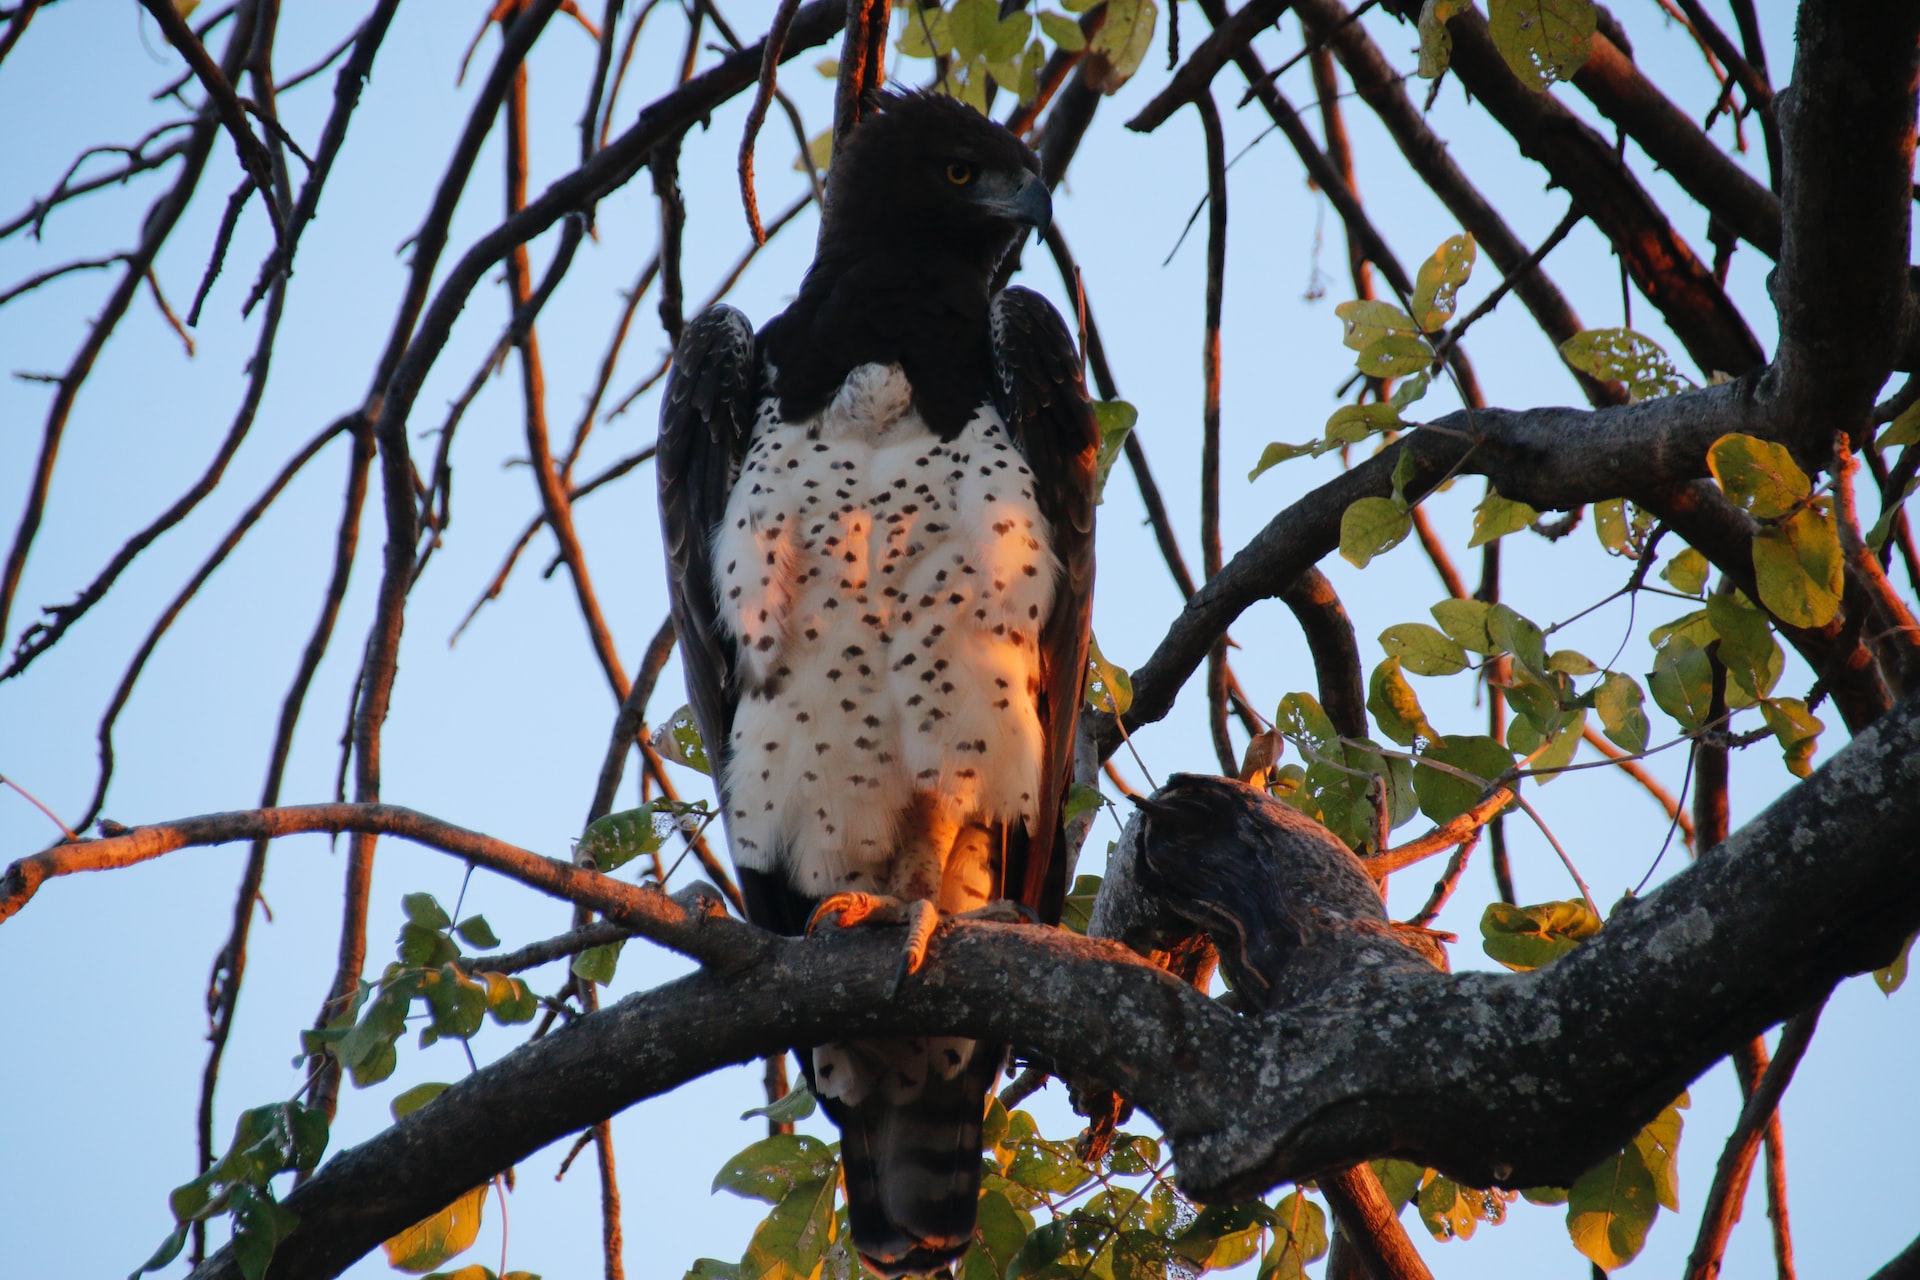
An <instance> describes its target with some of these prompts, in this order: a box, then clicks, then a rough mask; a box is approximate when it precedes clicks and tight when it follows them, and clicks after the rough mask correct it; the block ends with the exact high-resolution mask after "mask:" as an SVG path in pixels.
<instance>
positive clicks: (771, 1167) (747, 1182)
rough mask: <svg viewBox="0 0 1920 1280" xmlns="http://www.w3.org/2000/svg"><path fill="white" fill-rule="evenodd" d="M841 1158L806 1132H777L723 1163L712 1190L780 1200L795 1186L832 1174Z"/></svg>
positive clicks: (714, 1179) (714, 1176)
mask: <svg viewBox="0 0 1920 1280" xmlns="http://www.w3.org/2000/svg"><path fill="white" fill-rule="evenodd" d="M838 1160H839V1157H838V1156H836V1155H835V1154H834V1151H833V1148H832V1147H831V1146H829V1145H828V1144H826V1143H824V1142H822V1141H820V1139H818V1138H810V1137H808V1136H807V1135H806V1134H804V1133H780V1134H775V1135H773V1136H772V1137H770V1138H762V1139H761V1140H760V1141H758V1142H756V1143H754V1144H753V1145H752V1146H750V1147H748V1148H747V1149H746V1150H744V1151H742V1152H740V1153H739V1154H738V1155H736V1156H734V1157H733V1158H732V1159H731V1160H729V1161H727V1162H726V1163H725V1164H724V1165H722V1166H720V1172H719V1173H716V1174H714V1175H713V1190H714V1191H731V1192H732V1193H733V1194H734V1195H737V1196H744V1197H745V1198H747V1199H749V1200H764V1201H766V1202H767V1203H768V1204H778V1203H779V1202H780V1201H781V1200H783V1199H785V1198H786V1197H787V1195H788V1194H789V1193H791V1192H792V1191H793V1189H794V1188H795V1187H796V1186H800V1185H803V1184H806V1183H812V1182H818V1181H820V1180H821V1179H823V1178H826V1177H828V1176H830V1175H831V1174H832V1173H833V1170H834V1167H835V1165H836V1164H837V1163H838Z"/></svg>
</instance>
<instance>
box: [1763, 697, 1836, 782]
mask: <svg viewBox="0 0 1920 1280" xmlns="http://www.w3.org/2000/svg"><path fill="white" fill-rule="evenodd" d="M1760 714H1761V716H1763V717H1764V718H1765V719H1766V722H1767V728H1768V729H1770V730H1772V731H1773V736H1774V738H1775V739H1777V740H1778V741H1779V743H1780V747H1781V750H1783V751H1784V752H1785V753H1786V762H1787V772H1789V773H1791V774H1792V775H1793V776H1794V777H1796V778H1804V777H1806V776H1807V775H1808V774H1810V773H1812V772H1813V751H1814V748H1815V747H1816V746H1817V745H1819V740H1820V731H1821V730H1822V729H1825V728H1826V727H1827V726H1826V725H1824V724H1822V723H1821V722H1820V717H1818V716H1816V715H1814V714H1813V713H1812V712H1811V711H1809V710H1807V704H1806V703H1805V702H1802V701H1801V700H1800V699H1799V698H1762V699H1760Z"/></svg>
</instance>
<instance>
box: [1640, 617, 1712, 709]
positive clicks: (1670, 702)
mask: <svg viewBox="0 0 1920 1280" xmlns="http://www.w3.org/2000/svg"><path fill="white" fill-rule="evenodd" d="M1647 688H1648V689H1649V690H1650V691H1651V692H1652V693H1653V700H1654V701H1655V702H1657V703H1659V704H1660V709H1661V710H1662V711H1664V712H1666V713H1667V714H1668V715H1670V716H1672V717H1673V718H1674V719H1675V720H1677V721H1678V722H1679V723H1680V727H1681V728H1683V729H1686V730H1689V731H1697V730H1700V729H1703V728H1705V727H1706V723H1707V716H1708V714H1709V708H1710V707H1711V704H1712V698H1713V668H1712V666H1711V665H1710V664H1709V663H1708V661H1707V655H1706V651H1705V650H1703V649H1702V648H1701V647H1700V646H1699V645H1697V644H1695V643H1693V641H1691V640H1688V639H1687V638H1686V637H1684V636H1675V637H1673V638H1672V639H1671V640H1669V641H1667V643H1666V644H1665V645H1663V646H1662V647H1661V649H1660V653H1659V655H1658V656H1657V657H1655V658H1654V660H1653V671H1652V673H1651V674H1649V675H1648V676H1647Z"/></svg>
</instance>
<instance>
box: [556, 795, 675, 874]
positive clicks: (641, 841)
mask: <svg viewBox="0 0 1920 1280" xmlns="http://www.w3.org/2000/svg"><path fill="white" fill-rule="evenodd" d="M653 815H654V808H653V806H652V805H650V804H643V805H641V806H640V807H639V808H638V809H622V810H621V811H620V812H619V813H609V814H607V815H606V816H605V817H604V818H597V819H595V820H594V821H593V822H592V823H590V824H588V826H587V829H586V830H585V831H584V832H582V833H581V836H580V843H578V844H576V845H575V846H574V847H573V853H574V857H575V858H576V859H578V860H580V861H583V862H584V861H586V860H587V859H589V858H591V859H592V860H593V866H594V868H595V869H597V870H598V871H600V872H601V873H602V874H606V875H610V874H612V873H613V872H615V871H618V870H619V869H620V868H621V867H624V866H626V865H627V864H628V863H629V862H632V861H633V860H634V859H635V858H638V857H641V856H643V855H645V854H651V853H658V852H659V851H660V832H659V830H658V829H657V828H656V827H655V826H654V824H653Z"/></svg>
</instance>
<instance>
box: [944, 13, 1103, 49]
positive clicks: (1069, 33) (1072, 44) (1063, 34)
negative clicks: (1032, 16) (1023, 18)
mask: <svg viewBox="0 0 1920 1280" xmlns="http://www.w3.org/2000/svg"><path fill="white" fill-rule="evenodd" d="M908 21H909V22H911V21H912V19H908ZM1040 29H1041V30H1042V31H1044V32H1046V33H1047V39H1049V40H1051V41H1053V43H1054V44H1055V45H1057V46H1059V47H1060V48H1061V49H1062V50H1064V51H1066V52H1067V53H1078V52H1080V50H1082V49H1084V48H1086V47H1087V37H1086V35H1085V34H1084V33H1083V32H1082V31H1081V30H1080V24H1079V23H1078V22H1075V21H1074V20H1073V19H1072V18H1069V17H1068V16H1067V15H1066V14H1064V13H1054V12H1052V11H1051V10H1046V9H1043V10H1041V11H1040Z"/></svg>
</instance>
